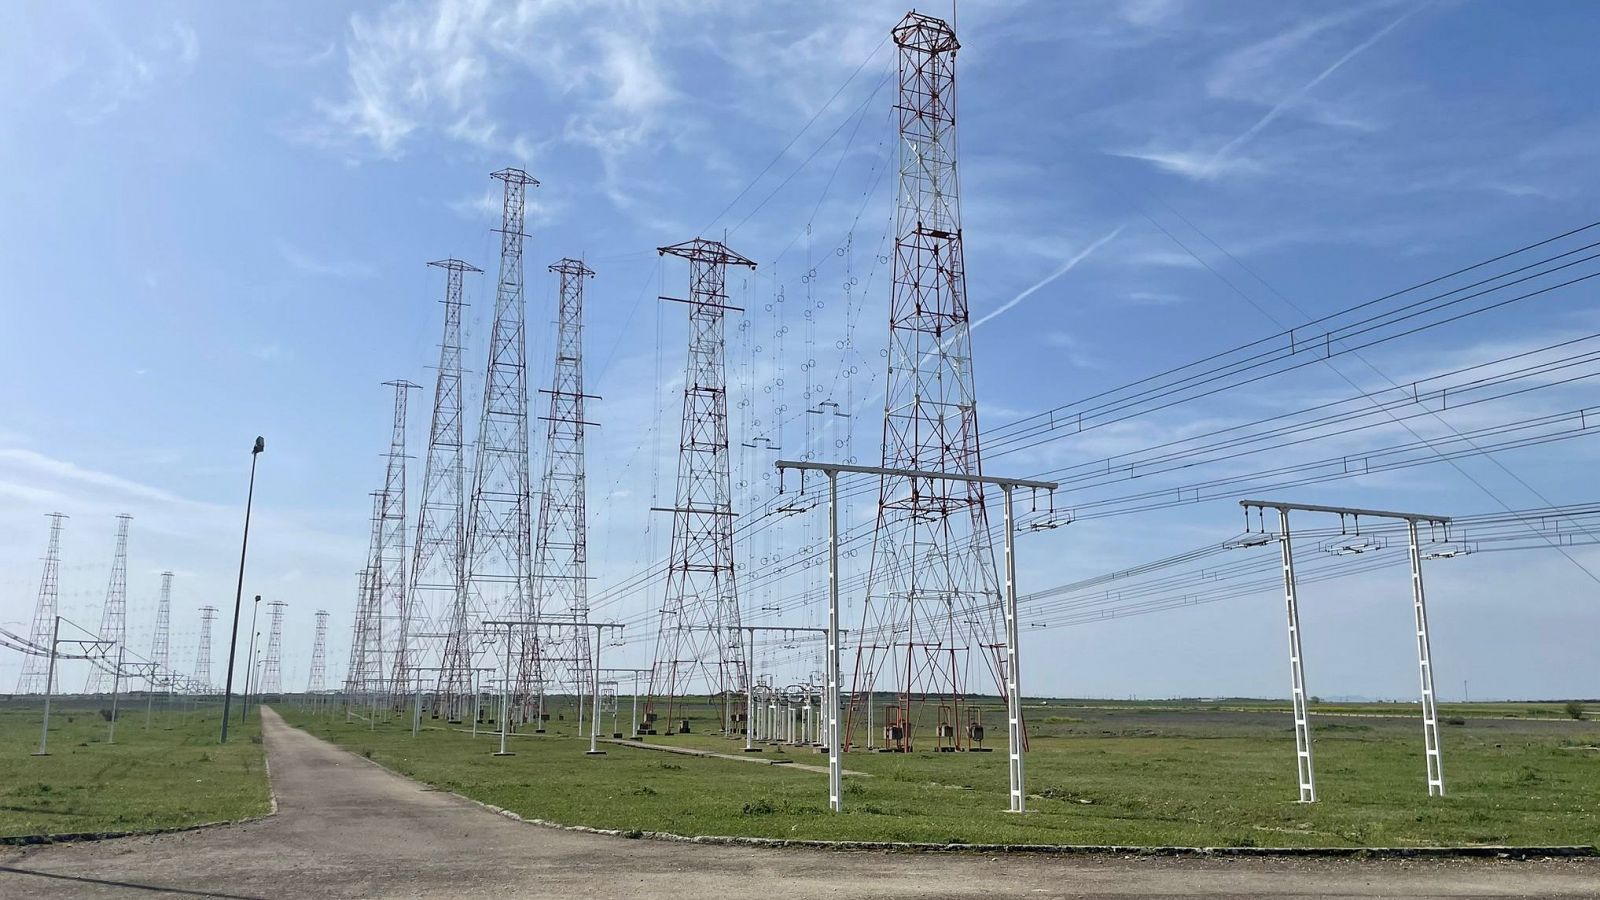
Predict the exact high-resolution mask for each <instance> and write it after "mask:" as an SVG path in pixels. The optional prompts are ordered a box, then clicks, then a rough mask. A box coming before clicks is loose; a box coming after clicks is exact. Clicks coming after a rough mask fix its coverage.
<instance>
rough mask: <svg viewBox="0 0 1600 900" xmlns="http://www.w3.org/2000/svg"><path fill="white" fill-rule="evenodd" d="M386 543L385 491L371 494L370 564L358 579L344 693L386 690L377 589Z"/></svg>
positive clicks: (379, 592) (368, 563)
mask: <svg viewBox="0 0 1600 900" xmlns="http://www.w3.org/2000/svg"><path fill="white" fill-rule="evenodd" d="M382 546H383V491H374V492H373V494H372V534H371V537H370V539H369V540H368V544H367V564H366V566H364V567H363V568H362V569H361V571H360V572H358V573H357V578H358V580H359V582H360V587H359V588H358V589H357V591H356V615H355V620H354V622H353V624H352V626H351V634H350V667H349V668H348V669H347V670H346V673H345V688H344V689H345V694H346V695H347V696H349V695H360V696H363V697H365V696H368V695H371V694H375V693H377V692H379V691H381V690H382V689H383V607H382V605H381V603H382V592H381V591H380V590H379V589H378V584H379V578H378V574H377V573H378V550H379V548H381V547H382Z"/></svg>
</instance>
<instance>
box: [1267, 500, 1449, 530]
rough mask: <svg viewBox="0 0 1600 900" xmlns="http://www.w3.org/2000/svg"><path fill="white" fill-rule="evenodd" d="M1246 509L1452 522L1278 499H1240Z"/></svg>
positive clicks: (1446, 519)
mask: <svg viewBox="0 0 1600 900" xmlns="http://www.w3.org/2000/svg"><path fill="white" fill-rule="evenodd" d="M1239 505H1240V506H1242V507H1244V508H1245V509H1280V510H1299V511H1301V512H1323V513H1333V514H1335V515H1340V516H1367V517H1369V518H1373V519H1403V520H1405V521H1407V522H1433V523H1435V524H1438V525H1448V524H1450V517H1449V516H1430V515H1427V514H1424V513H1408V512H1391V511H1389V510H1383V509H1358V508H1356V507H1353V506H1318V505H1316V504H1314V503H1285V502H1280V501H1277V500H1240V501H1239Z"/></svg>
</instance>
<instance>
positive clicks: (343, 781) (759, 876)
mask: <svg viewBox="0 0 1600 900" xmlns="http://www.w3.org/2000/svg"><path fill="white" fill-rule="evenodd" d="M262 718H263V720H264V721H263V723H262V728H263V732H264V733H265V737H266V749H267V755H268V760H269V762H270V764H271V769H272V782H273V788H274V791H275V792H276V794H277V798H278V813H277V814H276V815H274V816H270V817H268V818H265V819H262V820H259V821H256V822H250V823H246V824H243V825H234V826H225V827H219V828H210V829H203V830H199V831H192V832H186V833H181V834H170V835H159V836H152V837H143V838H123V839H118V840H109V841H101V842H94V843H81V844H61V845H56V846H47V847H37V848H26V849H17V848H6V849H4V850H0V898H8V900H9V898H22V897H29V898H32V897H45V898H49V897H186V896H202V897H231V898H269V897H270V898H277V897H288V898H327V897H436V898H443V897H495V898H507V897H560V898H566V900H572V898H583V897H649V898H652V900H663V898H675V897H689V898H695V900H711V898H737V897H752V898H765V897H770V898H774V900H778V898H782V900H800V898H811V897H869V896H870V897H929V898H933V897H937V898H959V897H973V898H977V897H983V898H997V897H1210V898H1225V897H1283V896H1295V897H1600V860H1565V861H1547V862H1509V861H1467V860H1463V861H1404V860H1385V861H1366V862H1362V861H1355V860H1305V859H1300V860H1291V859H1168V858H1126V859H1124V858H1081V857H1078V858H1059V857H1030V856H1006V857H992V856H977V855H953V854H952V855H941V854H926V855H925V854H888V853H830V852H820V851H805V850H765V849H753V848H739V847H715V846H696V845H684V844H674V843H667V842H657V841H642V840H628V839H625V838H609V837H601V836H595V835H587V834H579V833H573V832H565V831H559V830H555V829H549V828H542V827H539V826H535V825H528V824H525V823H521V822H516V821H513V820H511V819H508V818H505V817H504V816H499V815H496V814H494V813H492V812H489V811H487V810H485V809H483V808H482V807H480V806H477V805H476V804H474V803H472V802H470V801H467V800H463V799H461V798H459V797H456V796H453V795H450V794H446V793H442V792H438V791H434V790H431V789H428V788H425V787H423V786H422V785H420V784H417V783H416V782H413V781H410V780H408V779H405V778H401V777H399V776H396V775H391V774H389V773H388V772H385V771H383V770H381V769H379V768H377V767H376V766H373V765H371V764H370V763H367V762H366V761H364V760H362V759H360V758H358V757H355V756H353V755H351V754H349V753H346V752H345V751H343V750H339V749H337V748H335V747H333V746H332V745H329V744H327V743H324V742H323V741H321V740H319V739H317V738H314V737H311V736H310V735H308V734H306V733H304V732H302V731H299V730H297V729H294V728H291V727H289V726H287V725H285V724H283V721H282V720H281V719H279V718H278V717H277V715H275V714H274V713H272V712H271V711H270V710H262Z"/></svg>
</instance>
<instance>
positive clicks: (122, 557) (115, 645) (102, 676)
mask: <svg viewBox="0 0 1600 900" xmlns="http://www.w3.org/2000/svg"><path fill="white" fill-rule="evenodd" d="M132 521H133V516H130V515H128V514H127V513H123V514H122V515H119V516H117V547H116V550H115V551H114V552H113V553H112V556H111V578H110V579H109V581H108V582H107V584H106V605H105V608H104V609H102V610H101V611H100V633H99V634H98V635H96V636H97V637H98V638H99V639H100V640H102V641H110V642H111V643H109V644H107V645H106V646H105V647H103V648H102V649H103V650H104V651H105V657H104V658H105V660H106V663H105V665H103V666H102V665H99V664H96V665H94V666H93V667H92V668H91V669H90V670H89V680H88V681H87V682H85V683H84V686H83V692H84V693H86V694H103V693H107V692H109V691H110V690H111V689H112V687H113V685H114V684H115V681H116V679H114V678H113V677H112V673H113V671H114V669H115V668H116V667H118V666H120V665H121V662H120V660H121V659H122V658H123V656H122V654H123V653H124V652H125V650H126V648H125V647H124V646H123V643H124V642H125V641H126V640H127V639H128V523H129V522H132Z"/></svg>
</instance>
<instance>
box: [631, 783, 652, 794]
mask: <svg viewBox="0 0 1600 900" xmlns="http://www.w3.org/2000/svg"><path fill="white" fill-rule="evenodd" d="M633 795H634V796H635V797H654V796H655V795H656V790H655V788H653V787H651V786H649V785H648V784H647V785H642V786H640V787H636V788H634V789H633Z"/></svg>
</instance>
